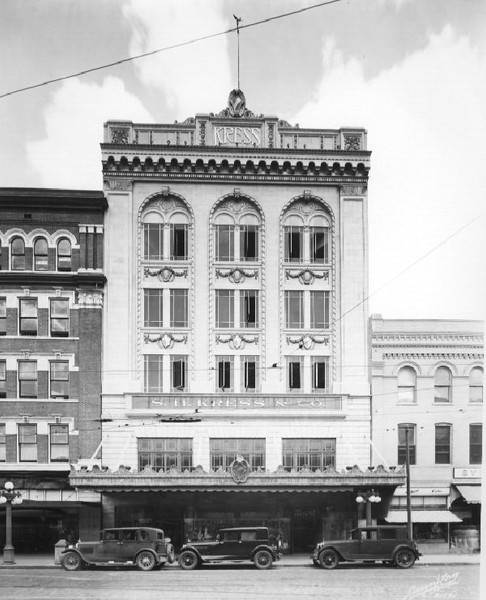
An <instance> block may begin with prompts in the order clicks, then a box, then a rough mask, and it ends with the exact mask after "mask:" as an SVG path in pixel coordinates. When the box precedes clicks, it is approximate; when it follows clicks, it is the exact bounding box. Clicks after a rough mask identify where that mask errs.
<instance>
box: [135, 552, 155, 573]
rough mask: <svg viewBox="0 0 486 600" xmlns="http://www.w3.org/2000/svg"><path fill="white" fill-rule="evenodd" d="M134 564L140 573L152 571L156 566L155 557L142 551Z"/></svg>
mask: <svg viewBox="0 0 486 600" xmlns="http://www.w3.org/2000/svg"><path fill="white" fill-rule="evenodd" d="M135 564H136V565H137V569H139V570H140V571H153V570H154V569H155V564H156V561H155V556H154V555H153V554H152V552H148V551H146V550H144V551H143V552H140V554H138V555H137V558H136V559H135Z"/></svg>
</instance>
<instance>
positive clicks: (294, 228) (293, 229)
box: [284, 215, 304, 263]
mask: <svg viewBox="0 0 486 600" xmlns="http://www.w3.org/2000/svg"><path fill="white" fill-rule="evenodd" d="M284 260H285V262H295V263H300V262H303V260H304V222H303V221H302V219H301V218H300V217H298V216H296V215H290V216H288V217H287V218H286V219H285V221H284Z"/></svg>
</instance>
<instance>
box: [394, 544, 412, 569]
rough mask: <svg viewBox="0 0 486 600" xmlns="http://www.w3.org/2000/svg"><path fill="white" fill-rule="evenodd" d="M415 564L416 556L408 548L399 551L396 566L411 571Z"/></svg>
mask: <svg viewBox="0 0 486 600" xmlns="http://www.w3.org/2000/svg"><path fill="white" fill-rule="evenodd" d="M414 563H415V554H414V553H413V552H412V551H411V550H408V549H407V548H402V549H401V550H398V551H397V552H396V554H395V565H396V566H397V567H399V568H400V569H409V568H410V567H413V565H414Z"/></svg>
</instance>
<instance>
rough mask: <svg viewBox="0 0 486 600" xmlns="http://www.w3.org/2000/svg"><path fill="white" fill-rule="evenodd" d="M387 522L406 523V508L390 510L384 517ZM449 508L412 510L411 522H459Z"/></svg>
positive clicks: (460, 520)
mask: <svg viewBox="0 0 486 600" xmlns="http://www.w3.org/2000/svg"><path fill="white" fill-rule="evenodd" d="M385 520H386V521H388V523H406V522H407V511H406V510H391V511H390V512H389V513H388V515H387V516H386V517H385ZM461 522H462V519H459V517H456V515H454V514H452V513H451V512H450V511H449V510H412V523H461Z"/></svg>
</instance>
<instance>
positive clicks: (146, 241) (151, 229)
mask: <svg viewBox="0 0 486 600" xmlns="http://www.w3.org/2000/svg"><path fill="white" fill-rule="evenodd" d="M143 257H144V259H145V260H163V258H164V220H163V218H162V215H160V214H159V213H156V212H148V213H147V214H145V215H144V218H143Z"/></svg>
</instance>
